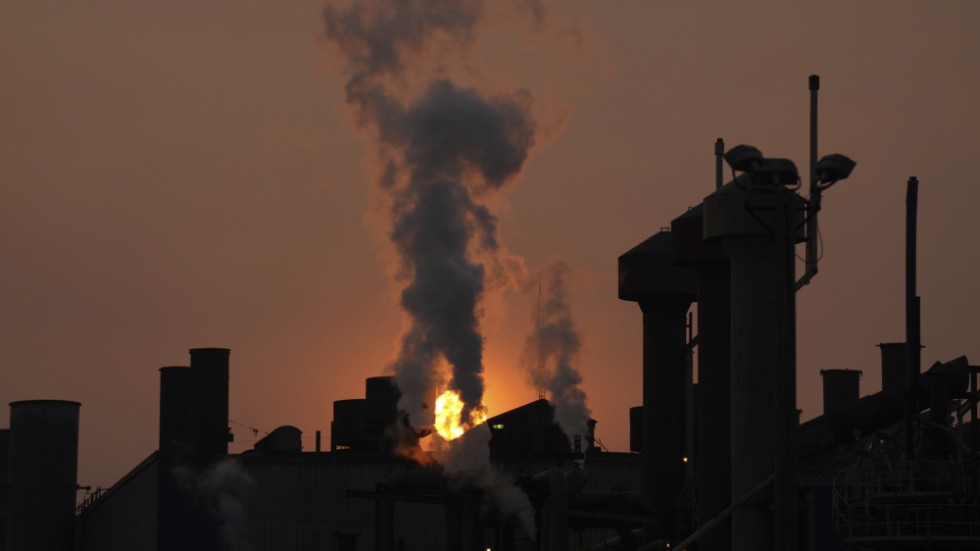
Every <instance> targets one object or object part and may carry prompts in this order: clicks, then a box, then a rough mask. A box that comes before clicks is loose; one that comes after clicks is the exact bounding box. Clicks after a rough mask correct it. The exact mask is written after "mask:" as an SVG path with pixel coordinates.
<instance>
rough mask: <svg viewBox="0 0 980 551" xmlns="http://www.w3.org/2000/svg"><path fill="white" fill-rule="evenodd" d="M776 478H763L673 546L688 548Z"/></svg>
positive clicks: (643, 550)
mask: <svg viewBox="0 0 980 551" xmlns="http://www.w3.org/2000/svg"><path fill="white" fill-rule="evenodd" d="M775 479H776V475H775V473H774V474H771V475H769V478H766V479H765V480H763V481H762V482H760V483H759V484H758V485H756V486H755V487H754V488H752V489H751V490H749V491H748V493H746V494H745V495H743V496H742V497H740V498H738V499H737V500H736V501H735V502H734V503H732V504H731V505H729V506H728V507H726V508H725V510H724V511H722V512H721V513H720V514H718V516H716V517H715V518H713V519H711V520H709V521H708V522H706V523H704V526H702V527H701V528H698V530H697V531H696V532H694V533H693V534H691V535H690V536H688V537H686V538H684V539H683V540H682V541H681V542H680V543H678V544H677V545H675V546H673V548H674V549H679V550H680V551H684V550H686V549H687V546H688V545H691V544H693V543H695V542H696V541H698V540H699V539H701V536H703V535H704V534H705V533H707V532H708V531H710V530H711V529H712V528H714V527H715V526H717V525H718V523H720V522H721V521H723V520H725V519H726V518H728V515H731V514H732V513H733V512H734V511H735V510H736V509H738V508H739V507H741V506H742V505H745V503H747V502H748V501H749V500H750V499H752V498H753V497H755V496H756V494H759V493H760V492H762V490H765V489H766V487H767V486H769V485H770V484H772V482H773V480H775ZM655 549H659V548H657V547H652V546H650V545H644V546H643V547H640V548H639V549H637V551H653V550H655Z"/></svg>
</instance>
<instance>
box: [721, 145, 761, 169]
mask: <svg viewBox="0 0 980 551" xmlns="http://www.w3.org/2000/svg"><path fill="white" fill-rule="evenodd" d="M763 160H764V159H763V157H762V152H761V151H759V149H758V148H756V147H752V146H751V145H736V146H735V147H733V148H731V149H729V150H728V152H727V153H725V162H727V163H728V166H730V167H732V170H738V171H739V172H754V171H755V170H756V169H757V168H759V165H761V164H762V161H763Z"/></svg>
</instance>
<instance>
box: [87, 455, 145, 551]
mask: <svg viewBox="0 0 980 551" xmlns="http://www.w3.org/2000/svg"><path fill="white" fill-rule="evenodd" d="M158 471H159V464H158V463H157V461H156V456H155V455H152V456H150V457H149V458H148V459H147V460H145V461H144V462H143V463H141V464H140V465H139V466H138V467H136V468H135V469H133V471H132V472H131V473H129V474H128V475H126V477H125V478H123V479H122V480H120V481H119V482H118V483H116V485H115V486H113V487H112V489H111V490H110V491H109V492H107V493H106V494H105V495H104V496H102V497H101V498H100V499H99V500H97V501H96V502H95V503H93V504H92V505H90V506H89V507H88V508H87V509H85V511H83V512H82V514H81V515H80V517H79V519H78V523H77V524H76V530H75V551H132V550H134V549H139V550H148V551H153V550H155V549H156V540H157V498H158V494H157V474H158Z"/></svg>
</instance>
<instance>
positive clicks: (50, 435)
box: [6, 400, 81, 551]
mask: <svg viewBox="0 0 980 551" xmlns="http://www.w3.org/2000/svg"><path fill="white" fill-rule="evenodd" d="M80 406H81V404H79V403H78V402H69V401H65V400H26V401H20V402H12V403H11V404H10V431H9V439H10V441H9V463H8V465H7V481H8V484H7V488H8V490H7V491H8V500H9V501H8V503H9V505H8V507H7V515H6V516H7V549H8V550H9V551H71V549H72V544H73V541H74V524H75V514H74V513H75V493H76V488H77V486H78V481H77V473H78V411H79V407H80Z"/></svg>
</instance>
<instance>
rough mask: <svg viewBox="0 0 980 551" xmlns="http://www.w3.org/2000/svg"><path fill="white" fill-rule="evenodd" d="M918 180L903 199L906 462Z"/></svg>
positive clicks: (915, 385) (915, 344) (917, 356)
mask: <svg viewBox="0 0 980 551" xmlns="http://www.w3.org/2000/svg"><path fill="white" fill-rule="evenodd" d="M918 196H919V180H918V178H916V177H915V176H912V177H910V178H909V181H908V186H907V188H906V196H905V369H906V371H905V388H906V391H905V392H906V398H905V415H906V421H905V437H906V442H905V443H906V448H905V449H906V450H908V453H909V455H910V457H909V459H912V458H913V457H914V456H915V448H914V442H913V432H912V431H913V427H912V417H913V416H914V415H915V414H916V413H918V412H917V411H916V409H917V408H916V403H917V401H918V400H917V397H916V396H917V394H918V392H919V372H920V365H919V363H920V361H921V350H920V349H919V347H920V342H919V329H920V328H919V297H918V296H916V289H915V276H916V273H915V271H916V258H915V257H916V250H915V248H916V241H915V236H916V216H917V210H918V201H919V199H918Z"/></svg>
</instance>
